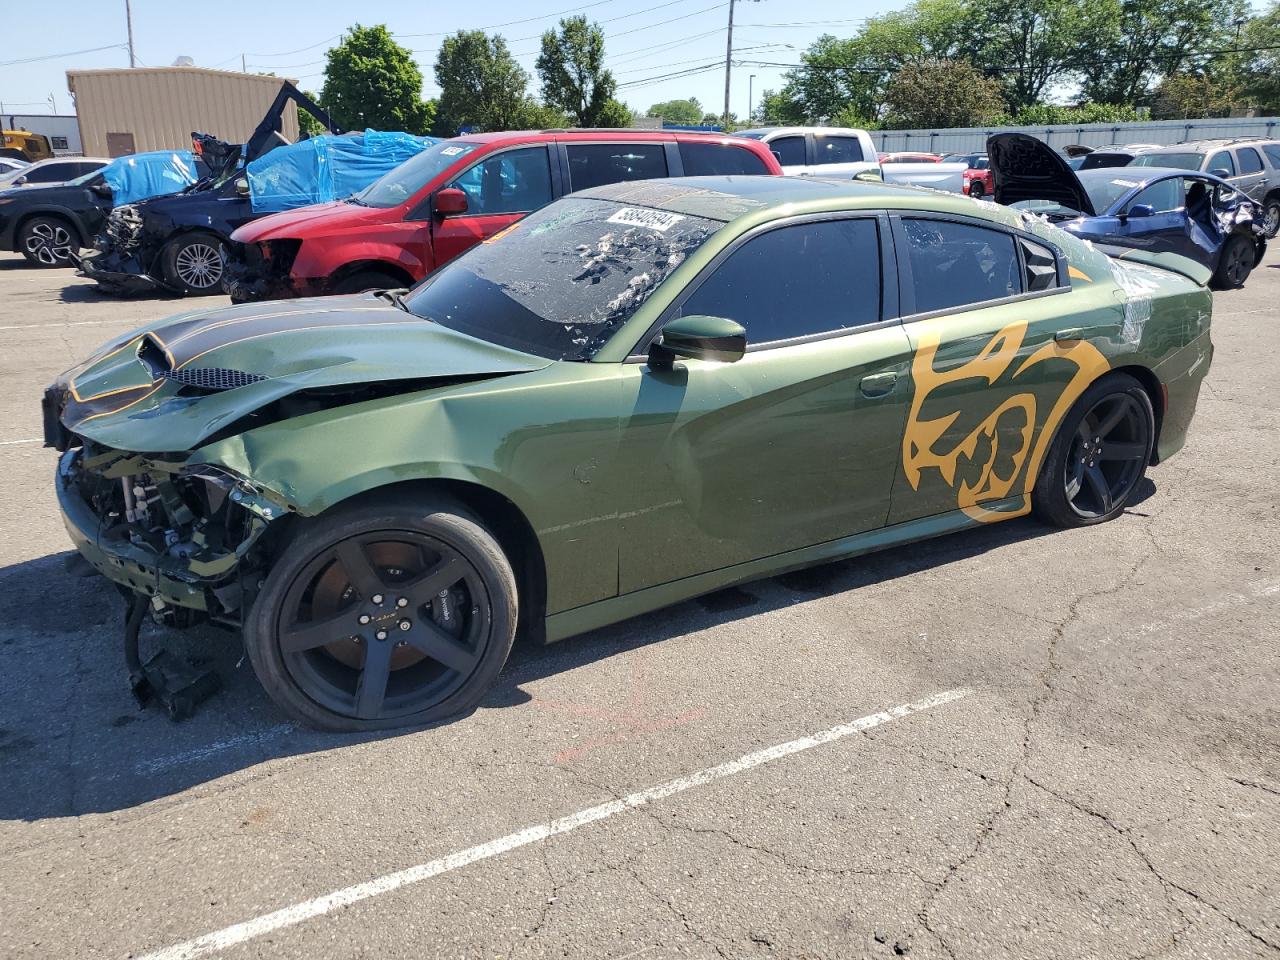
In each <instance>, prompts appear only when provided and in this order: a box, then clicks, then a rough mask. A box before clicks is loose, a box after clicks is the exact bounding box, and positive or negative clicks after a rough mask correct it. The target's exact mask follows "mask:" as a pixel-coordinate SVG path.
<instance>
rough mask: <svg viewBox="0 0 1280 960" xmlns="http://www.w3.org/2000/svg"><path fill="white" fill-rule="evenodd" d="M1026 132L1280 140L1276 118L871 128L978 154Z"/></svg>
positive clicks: (918, 146) (900, 145) (1133, 138)
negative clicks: (997, 136)
mask: <svg viewBox="0 0 1280 960" xmlns="http://www.w3.org/2000/svg"><path fill="white" fill-rule="evenodd" d="M1010 131H1016V132H1018V133H1026V134H1030V135H1031V136H1033V137H1039V138H1040V139H1041V140H1043V141H1045V142H1046V143H1048V144H1049V146H1051V147H1059V148H1061V147H1065V146H1067V145H1068V144H1073V143H1080V144H1085V145H1087V146H1091V147H1098V146H1103V145H1104V144H1109V143H1156V144H1168V143H1181V142H1183V141H1185V140H1209V139H1216V138H1219V137H1264V138H1267V139H1274V138H1280V117H1221V118H1209V119H1201V120H1141V121H1138V122H1136V123H1084V124H1071V125H1058V126H1048V127H955V128H952V129H943V130H872V131H870V133H871V139H872V141H873V142H874V143H875V145H876V149H877V150H881V151H885V152H895V151H903V150H913V151H926V152H928V153H980V152H982V151H984V150H986V148H987V137H989V136H991V135H992V134H993V133H1007V132H1010Z"/></svg>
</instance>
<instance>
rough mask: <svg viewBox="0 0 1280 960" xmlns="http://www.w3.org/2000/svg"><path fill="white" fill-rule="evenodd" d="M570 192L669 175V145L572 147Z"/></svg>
mask: <svg viewBox="0 0 1280 960" xmlns="http://www.w3.org/2000/svg"><path fill="white" fill-rule="evenodd" d="M565 149H566V151H567V153H568V156H569V189H570V190H571V191H577V190H586V189H589V188H590V187H602V186H604V185H605V184H608V183H621V182H623V181H624V180H652V179H654V178H655V177H665V176H666V175H667V152H666V144H665V143H663V142H662V141H656V142H652V143H570V144H568V145H567V146H566V147H565Z"/></svg>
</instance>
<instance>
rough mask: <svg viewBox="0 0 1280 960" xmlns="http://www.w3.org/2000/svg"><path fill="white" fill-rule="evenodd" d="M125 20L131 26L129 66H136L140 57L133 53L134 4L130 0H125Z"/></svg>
mask: <svg viewBox="0 0 1280 960" xmlns="http://www.w3.org/2000/svg"><path fill="white" fill-rule="evenodd" d="M124 22H125V25H126V26H127V27H128V28H129V66H131V67H136V66H137V65H138V59H137V57H135V56H134V55H133V5H132V4H131V3H130V0H124Z"/></svg>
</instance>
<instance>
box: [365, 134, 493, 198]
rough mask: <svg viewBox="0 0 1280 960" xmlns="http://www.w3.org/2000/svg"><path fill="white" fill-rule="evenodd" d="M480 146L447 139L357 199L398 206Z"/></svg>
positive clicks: (380, 178) (375, 183)
mask: <svg viewBox="0 0 1280 960" xmlns="http://www.w3.org/2000/svg"><path fill="white" fill-rule="evenodd" d="M475 149H476V144H474V143H458V142H457V141H456V140H445V141H443V142H441V143H437V144H434V145H433V146H430V147H428V148H427V149H426V150H423V151H422V152H421V153H420V154H418V155H417V156H416V157H412V158H410V159H408V160H406V161H405V162H404V163H402V164H400V166H398V167H396V168H395V169H394V170H391V171H389V172H387V173H384V174H383V175H382V176H381V177H379V178H378V179H377V180H375V181H373V183H371V184H369V186H367V187H365V188H364V189H363V190H361V191H360V192H359V193H357V194H356V195H355V196H354V197H352V198H351V199H353V200H354V201H355V202H356V203H360V204H363V205H364V206H366V207H397V206H399V205H400V204H402V203H404V202H405V201H406V200H408V199H409V198H410V197H412V196H413V195H414V194H415V193H417V192H418V191H419V190H421V189H422V188H423V187H425V186H426V185H427V184H428V183H430V182H431V181H432V180H434V179H435V178H436V177H437V176H439V175H440V174H441V173H443V172H444V171H445V170H447V169H448V168H449V167H451V166H453V165H454V164H455V163H457V162H458V160H459V158H461V157H465V156H466V155H467V154H468V153H470V152H471V151H473V150H475Z"/></svg>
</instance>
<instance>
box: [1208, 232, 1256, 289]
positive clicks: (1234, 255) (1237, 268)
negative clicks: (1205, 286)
mask: <svg viewBox="0 0 1280 960" xmlns="http://www.w3.org/2000/svg"><path fill="white" fill-rule="evenodd" d="M1257 261H1258V249H1257V247H1255V246H1254V244H1253V241H1252V240H1250V239H1249V238H1248V237H1242V236H1240V235H1239V234H1236V235H1235V236H1231V237H1227V242H1226V243H1225V244H1224V245H1223V247H1222V253H1221V254H1219V256H1218V269H1217V270H1216V271H1214V274H1213V280H1212V283H1211V286H1213V288H1214V289H1215V290H1232V289H1235V288H1236V287H1242V286H1244V282H1245V281H1246V280H1247V279H1249V274H1251V273H1252V272H1253V268H1254V267H1255V266H1256V265H1257Z"/></svg>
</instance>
